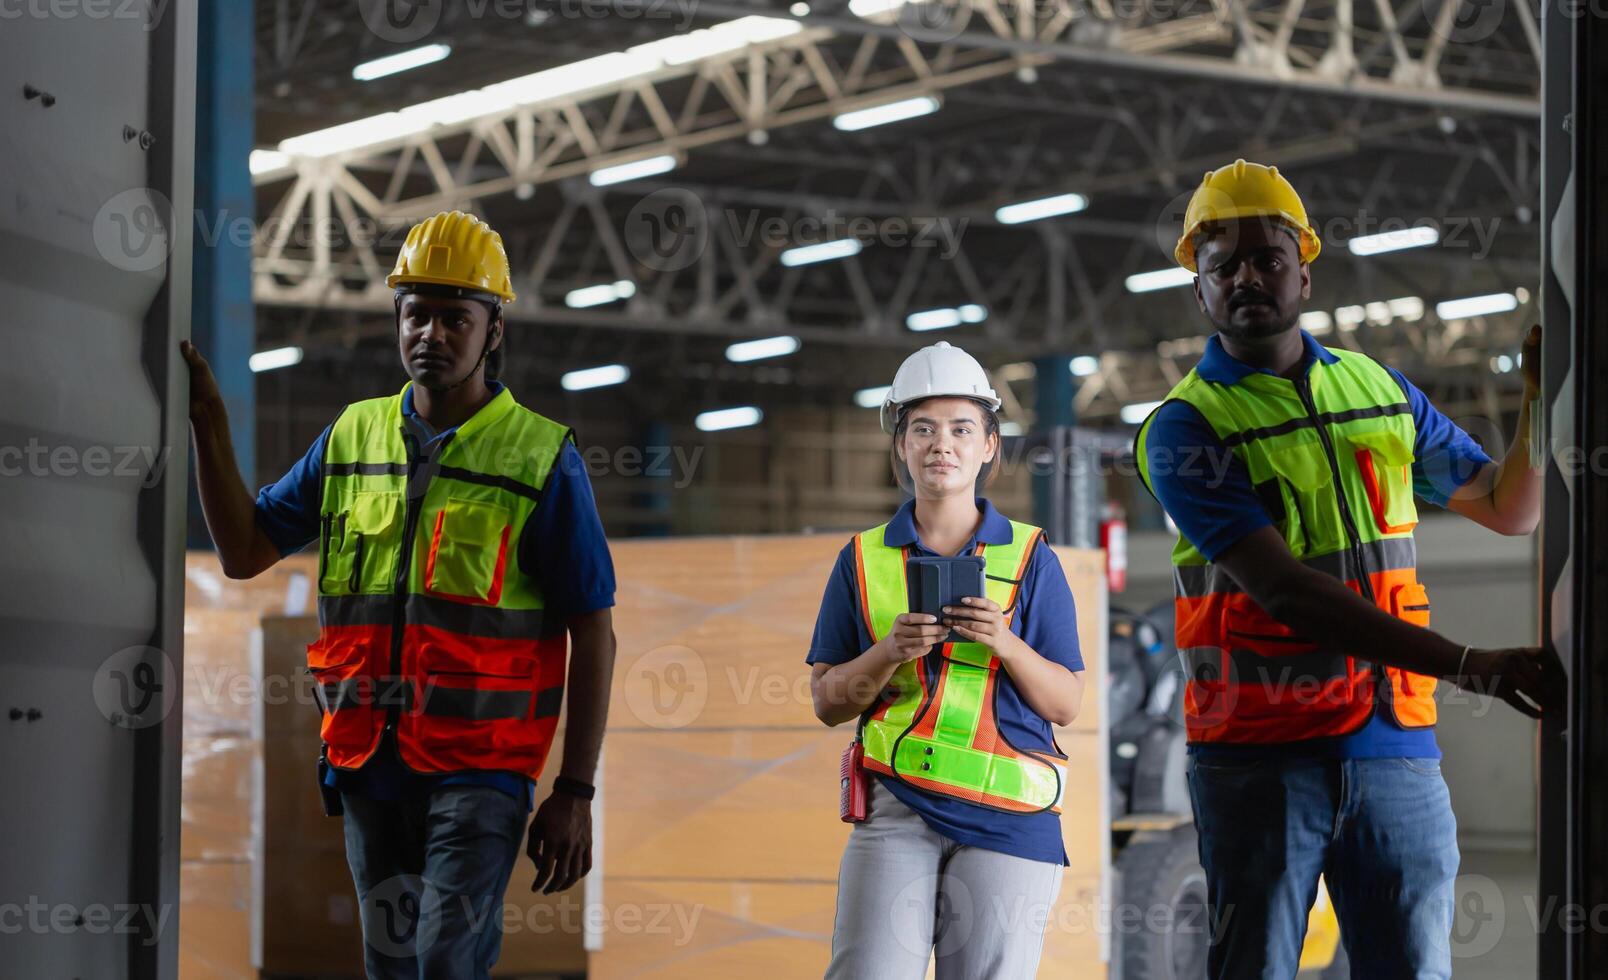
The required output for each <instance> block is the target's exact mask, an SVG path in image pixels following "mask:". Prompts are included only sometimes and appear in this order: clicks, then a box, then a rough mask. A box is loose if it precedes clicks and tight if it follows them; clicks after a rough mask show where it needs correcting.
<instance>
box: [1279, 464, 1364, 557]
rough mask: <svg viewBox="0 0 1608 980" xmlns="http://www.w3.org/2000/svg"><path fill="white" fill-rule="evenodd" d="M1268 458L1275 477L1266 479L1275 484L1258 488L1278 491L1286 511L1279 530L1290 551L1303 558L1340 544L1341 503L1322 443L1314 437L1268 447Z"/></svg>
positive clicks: (1341, 543) (1341, 533)
mask: <svg viewBox="0 0 1608 980" xmlns="http://www.w3.org/2000/svg"><path fill="white" fill-rule="evenodd" d="M1267 462H1268V465H1269V467H1271V469H1272V470H1273V474H1274V480H1273V481H1269V482H1270V483H1273V484H1274V487H1273V488H1269V489H1266V490H1264V489H1263V488H1261V487H1258V491H1259V492H1260V493H1264V494H1271V493H1272V492H1273V490H1274V489H1276V491H1277V492H1278V493H1279V495H1280V498H1281V500H1282V503H1283V507H1284V510H1285V512H1286V513H1285V517H1284V520H1283V521H1282V522H1280V525H1281V526H1280V530H1281V531H1282V532H1283V534H1284V540H1285V541H1286V542H1288V543H1289V545H1290V551H1291V552H1292V553H1294V555H1295V556H1296V557H1297V558H1304V557H1306V556H1307V555H1310V554H1324V553H1327V552H1330V551H1334V550H1335V549H1336V548H1339V547H1342V546H1343V545H1344V543H1345V540H1346V538H1345V533H1344V529H1343V528H1342V527H1341V525H1340V504H1339V500H1338V498H1337V497H1336V496H1335V491H1334V480H1333V473H1332V472H1331V471H1330V469H1329V460H1328V458H1327V457H1326V456H1325V455H1324V452H1323V447H1322V445H1320V444H1319V443H1318V442H1317V441H1316V440H1313V441H1312V442H1309V443H1300V444H1297V445H1294V446H1285V447H1283V448H1280V449H1274V450H1270V451H1269V452H1268V453H1267ZM1274 518H1275V520H1277V519H1278V515H1277V514H1275V515H1274Z"/></svg>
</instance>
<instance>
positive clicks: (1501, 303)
mask: <svg viewBox="0 0 1608 980" xmlns="http://www.w3.org/2000/svg"><path fill="white" fill-rule="evenodd" d="M1518 308H1519V298H1518V297H1517V296H1514V295H1513V294H1512V293H1490V294H1488V295H1485V296H1469V297H1467V298H1466V299H1449V300H1447V301H1446V302H1444V303H1436V304H1435V315H1436V316H1438V317H1440V318H1441V319H1442V320H1462V319H1466V318H1468V317H1471V316H1486V315H1488V314H1491V313H1506V312H1507V311H1509V310H1516V309H1518Z"/></svg>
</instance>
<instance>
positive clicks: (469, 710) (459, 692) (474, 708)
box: [424, 687, 536, 721]
mask: <svg viewBox="0 0 1608 980" xmlns="http://www.w3.org/2000/svg"><path fill="white" fill-rule="evenodd" d="M535 694H536V692H535V691H486V690H481V689H478V688H472V687H432V688H430V689H429V690H428V691H426V692H425V695H424V713H425V714H427V715H434V716H436V717H445V718H467V719H470V720H472V721H488V720H491V719H494V718H523V717H525V716H526V715H527V714H529V712H530V705H531V700H532V698H534V697H535Z"/></svg>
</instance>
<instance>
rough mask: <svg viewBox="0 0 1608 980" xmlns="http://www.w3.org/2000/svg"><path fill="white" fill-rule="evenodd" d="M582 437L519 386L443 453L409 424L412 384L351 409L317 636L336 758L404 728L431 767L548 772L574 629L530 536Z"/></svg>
mask: <svg viewBox="0 0 1608 980" xmlns="http://www.w3.org/2000/svg"><path fill="white" fill-rule="evenodd" d="M406 390H407V389H406V388H404V389H403V391H404V392H405V391H406ZM569 438H570V432H569V430H568V429H567V428H565V427H564V426H562V425H559V424H558V423H556V422H552V421H550V420H548V419H546V418H543V417H542V416H540V415H537V414H536V413H535V412H532V411H530V410H528V409H526V408H524V407H523V406H521V405H519V404H518V403H517V402H515V401H514V398H513V395H512V394H511V393H510V392H509V391H508V389H506V388H504V389H503V390H502V391H500V392H498V394H497V395H496V396H495V397H494V398H492V400H491V401H490V402H489V403H487V404H486V405H485V406H484V407H483V408H481V409H480V411H478V412H476V413H475V415H474V416H473V417H471V418H470V419H469V420H467V421H466V422H464V423H463V424H462V425H461V426H459V427H458V429H457V431H456V432H455V433H454V434H453V435H452V436H451V437H450V438H449V439H448V440H446V442H445V445H442V443H441V442H437V443H435V444H433V447H432V449H431V451H430V453H429V454H426V453H425V452H424V451H423V450H422V448H421V447H420V446H419V445H418V440H417V438H416V436H415V435H414V434H413V433H412V432H411V431H410V430H409V429H408V428H407V427H406V426H405V425H404V422H403V418H402V395H401V394H398V395H395V396H392V397H389V398H375V399H370V400H367V401H361V402H356V403H354V404H352V405H349V406H347V408H346V409H345V410H344V411H343V412H342V413H341V415H340V417H339V418H338V419H336V421H335V424H334V425H333V426H332V427H331V429H330V433H329V438H328V440H327V442H326V444H325V450H324V460H323V485H322V494H321V500H320V504H319V514H320V521H321V528H320V537H319V569H318V617H319V626H320V632H319V638H318V640H317V642H315V643H313V644H312V645H310V646H309V647H308V651H307V655H308V666H309V669H310V671H311V672H312V673H313V675H314V676H315V678H316V680H317V681H318V685H317V691H318V693H319V694H320V695H321V701H322V704H323V707H324V718H323V726H322V735H323V739H324V742H325V751H326V754H327V757H328V759H329V762H330V764H331V765H334V766H336V767H339V768H356V767H358V766H361V765H362V764H363V763H364V762H366V761H367V760H368V758H369V757H370V756H371V755H372V754H373V752H374V750H375V748H376V746H377V745H378V744H379V742H380V739H381V735H382V733H383V732H384V731H385V730H386V729H387V728H389V729H392V730H393V731H394V732H395V734H396V740H397V748H398V751H399V752H400V754H401V757H402V761H403V762H404V763H406V764H407V765H408V766H409V767H410V768H412V769H414V770H417V771H420V772H431V773H440V772H454V771H460V770H467V769H493V770H508V771H511V772H516V773H520V774H522V775H526V776H529V777H531V778H533V779H534V778H535V777H536V776H537V775H538V774H539V773H540V771H541V768H542V765H543V762H544V761H545V759H546V756H547V752H548V749H549V747H550V745H551V743H552V737H553V732H554V729H555V727H556V725H557V720H558V714H559V709H560V707H561V705H562V702H563V691H564V671H565V653H566V649H565V634H564V624H563V623H562V622H557V621H555V620H554V619H553V618H552V617H549V616H547V614H546V610H545V603H544V602H543V599H542V594H541V591H540V588H539V586H538V583H537V580H536V579H535V578H534V577H533V576H531V575H529V574H527V573H526V571H525V570H524V569H522V568H520V567H519V561H518V544H519V540H520V534H521V532H522V531H523V529H524V527H525V525H526V522H527V521H529V519H530V517H531V515H532V514H533V513H534V512H535V510H536V508H537V506H538V505H539V502H540V500H541V494H542V488H543V487H544V486H545V485H546V482H547V478H548V475H549V474H550V473H551V471H552V468H553V466H554V465H555V463H556V461H557V459H558V456H559V453H560V452H561V450H562V449H563V445H564V442H565V440H567V439H569Z"/></svg>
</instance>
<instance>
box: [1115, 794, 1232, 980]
mask: <svg viewBox="0 0 1608 980" xmlns="http://www.w3.org/2000/svg"><path fill="white" fill-rule="evenodd" d="M1116 870H1117V872H1118V875H1119V877H1118V880H1119V881H1120V882H1121V888H1122V898H1121V900H1120V903H1119V904H1118V910H1119V912H1120V915H1119V916H1118V918H1116V919H1115V920H1113V922H1112V927H1113V932H1114V933H1115V934H1116V939H1117V942H1116V945H1117V956H1118V960H1119V963H1120V968H1121V973H1120V974H1119V975H1120V976H1121V977H1122V980H1199V978H1201V977H1204V976H1205V975H1206V948H1207V945H1208V943H1209V942H1210V936H1209V934H1208V932H1207V916H1206V872H1204V871H1203V870H1201V866H1200V854H1199V850H1198V847H1197V842H1196V836H1195V827H1194V825H1193V824H1185V825H1184V826H1181V827H1177V828H1175V829H1173V830H1171V831H1169V832H1167V833H1156V834H1145V835H1142V836H1136V837H1135V838H1134V839H1133V840H1132V841H1131V842H1129V844H1128V846H1127V847H1125V848H1123V850H1122V853H1121V854H1120V855H1119V856H1118V857H1117V861H1116ZM1157 924H1159V925H1161V926H1162V928H1160V929H1152V928H1151V926H1152V925H1157Z"/></svg>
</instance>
